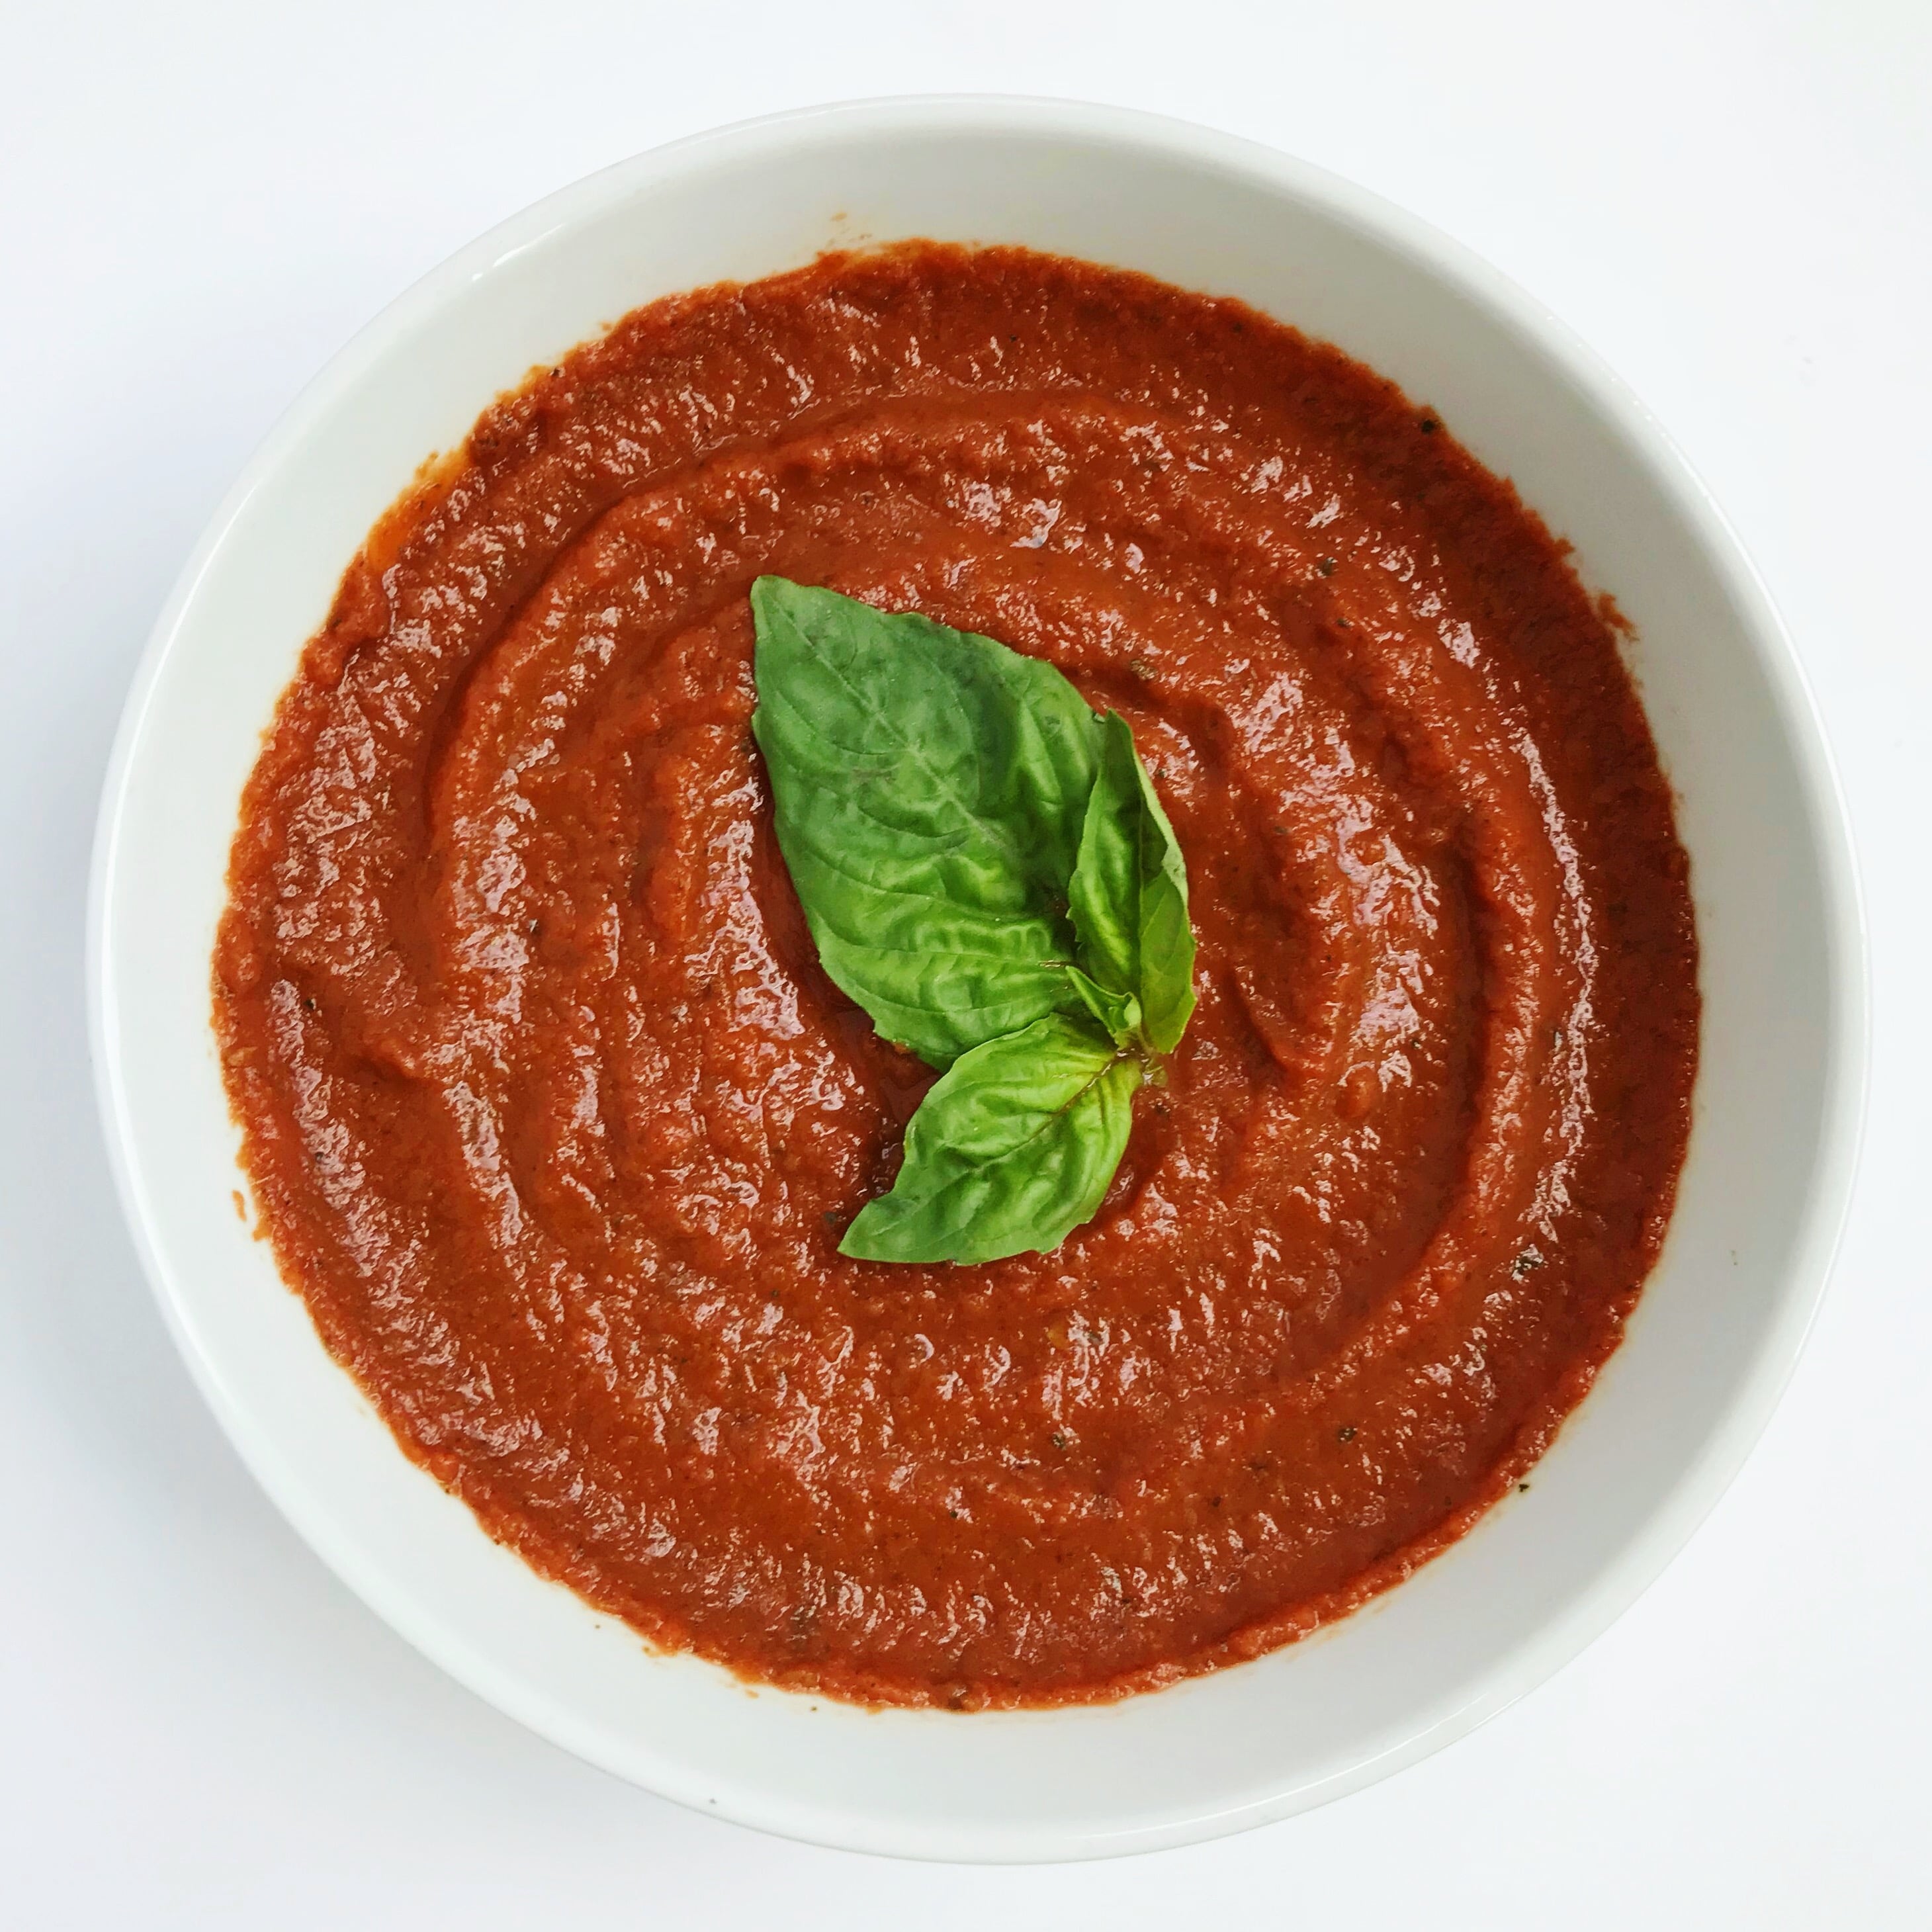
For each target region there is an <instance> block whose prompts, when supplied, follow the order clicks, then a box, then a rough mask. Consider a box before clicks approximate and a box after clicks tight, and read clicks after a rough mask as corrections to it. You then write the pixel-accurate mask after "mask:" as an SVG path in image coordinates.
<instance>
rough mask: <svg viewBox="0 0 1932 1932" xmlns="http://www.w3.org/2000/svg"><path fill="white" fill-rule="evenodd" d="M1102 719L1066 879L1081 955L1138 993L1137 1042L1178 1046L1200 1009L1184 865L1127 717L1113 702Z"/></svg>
mask: <svg viewBox="0 0 1932 1932" xmlns="http://www.w3.org/2000/svg"><path fill="white" fill-rule="evenodd" d="M1100 728H1101V736H1100V774H1099V775H1098V776H1097V778H1095V780H1094V790H1093V793H1092V795H1091V797H1090V798H1089V799H1088V802H1087V816H1086V820H1085V823H1084V825H1083V826H1082V831H1081V836H1080V854H1079V859H1078V860H1077V861H1076V863H1075V865H1074V868H1073V880H1072V882H1071V883H1070V885H1069V886H1068V887H1067V899H1068V902H1069V904H1070V906H1071V907H1072V910H1073V929H1074V932H1076V935H1078V937H1079V960H1080V964H1081V965H1082V966H1083V967H1084V968H1085V969H1086V970H1087V971H1088V973H1089V974H1091V975H1092V977H1094V979H1095V980H1097V981H1098V982H1099V983H1100V986H1102V987H1103V988H1104V989H1106V990H1107V991H1108V992H1112V993H1115V994H1132V995H1135V996H1136V998H1138V999H1139V1002H1140V1007H1141V1022H1140V1037H1141V1042H1142V1043H1144V1044H1145V1046H1147V1047H1148V1049H1149V1050H1150V1051H1151V1052H1154V1053H1157V1054H1164V1053H1172V1052H1173V1051H1174V1049H1175V1044H1176V1043H1177V1042H1178V1040H1180V1038H1181V1034H1183V1032H1184V1031H1186V1029H1187V1022H1188V1019H1189V1018H1190V1016H1191V1015H1192V1014H1193V1011H1194V932H1193V928H1192V927H1191V926H1190V925H1189V924H1188V922H1187V865H1186V862H1184V860H1183V859H1182V857H1181V847H1180V844H1179V843H1178V841H1177V840H1176V839H1175V835H1174V827H1173V826H1172V825H1170V824H1169V823H1168V819H1167V814H1166V812H1165V811H1163V810H1162V809H1161V806H1160V799H1158V798H1157V797H1156V796H1154V786H1153V784H1152V783H1151V781H1149V779H1148V775H1147V769H1146V767H1145V766H1144V765H1142V763H1141V760H1140V754H1139V752H1138V751H1136V750H1135V748H1134V734H1133V730H1131V728H1130V727H1129V725H1128V724H1127V720H1126V719H1125V718H1123V717H1122V716H1121V715H1120V713H1119V712H1115V711H1110V712H1108V714H1107V715H1106V718H1104V719H1103V721H1102V722H1101V727H1100Z"/></svg>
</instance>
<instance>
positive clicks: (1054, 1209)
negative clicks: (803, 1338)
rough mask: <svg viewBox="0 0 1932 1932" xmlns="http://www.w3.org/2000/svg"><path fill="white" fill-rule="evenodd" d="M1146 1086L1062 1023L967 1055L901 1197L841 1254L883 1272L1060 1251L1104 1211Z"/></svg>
mask: <svg viewBox="0 0 1932 1932" xmlns="http://www.w3.org/2000/svg"><path fill="white" fill-rule="evenodd" d="M1141 1079H1142V1066H1141V1063H1140V1061H1139V1060H1138V1059H1136V1058H1133V1056H1132V1055H1124V1054H1122V1053H1121V1052H1118V1050H1117V1049H1116V1048H1115V1046H1114V1044H1113V1043H1112V1041H1111V1040H1108V1039H1106V1037H1104V1036H1103V1035H1102V1034H1100V1032H1098V1031H1097V1030H1096V1029H1095V1028H1094V1027H1093V1026H1091V1025H1089V1024H1088V1023H1087V1022H1084V1021H1081V1020H1075V1019H1068V1018H1067V1017H1066V1016H1064V1015H1060V1014H1055V1015H1053V1016H1051V1017H1049V1018H1048V1019H1040V1020H1036V1021H1035V1022H1034V1023H1033V1025H1031V1026H1029V1027H1028V1028H1025V1030H1024V1031H1021V1032H1019V1033H1016V1034H1010V1035H1008V1036H1007V1037H1006V1038H1004V1039H1002V1040H989V1041H988V1042H987V1043H986V1045H985V1046H976V1047H975V1048H974V1049H973V1050H972V1051H971V1052H970V1053H966V1054H962V1055H961V1056H960V1058H959V1059H958V1060H957V1061H955V1062H954V1063H953V1067H952V1070H951V1071H950V1072H949V1073H947V1074H945V1075H944V1076H942V1077H941V1079H940V1080H939V1081H938V1083H937V1084H936V1085H935V1086H934V1088H932V1091H931V1092H930V1093H929V1094H927V1095H926V1098H925V1100H923V1101H922V1103H920V1106H919V1111H918V1112H916V1114H914V1115H913V1117H912V1123H911V1124H910V1127H907V1130H906V1139H905V1163H904V1166H902V1167H901V1169H899V1175H898V1180H897V1181H895V1183H894V1184H893V1186H892V1192H891V1193H889V1194H884V1195H881V1196H880V1197H879V1198H878V1199H877V1200H876V1201H869V1202H867V1203H866V1204H865V1206H864V1207H863V1208H861V1209H860V1210H859V1214H858V1216H857V1217H856V1219H855V1220H853V1223H852V1225H851V1226H850V1227H849V1228H847V1229H846V1231H845V1238H844V1240H843V1241H841V1242H840V1243H839V1244H838V1248H839V1252H840V1253H841V1254H847V1255H852V1256H856V1257H858V1258H859V1259H862V1260H865V1261H878V1262H992V1261H1001V1260H1004V1259H1005V1258H1006V1257H1007V1256H1009V1255H1019V1254H1027V1253H1033V1252H1035V1251H1037V1252H1039V1253H1043V1254H1044V1253H1050V1252H1051V1251H1052V1250H1053V1249H1055V1248H1057V1247H1059V1245H1060V1244H1061V1242H1062V1241H1064V1240H1065V1239H1066V1238H1067V1235H1069V1234H1070V1233H1071V1232H1072V1231H1073V1229H1076V1228H1077V1227H1078V1226H1079V1225H1080V1224H1081V1223H1082V1222H1083V1221H1086V1220H1091V1218H1092V1217H1093V1214H1094V1210H1095V1209H1096V1208H1098V1207H1099V1206H1100V1199H1101V1197H1102V1196H1103V1195H1104V1194H1105V1193H1106V1191H1107V1186H1108V1184H1109V1182H1110V1181H1112V1179H1113V1178H1114V1171H1115V1169H1116V1168H1118V1166H1120V1164H1121V1155H1122V1154H1124V1152H1125V1151H1127V1136H1128V1133H1129V1132H1130V1130H1131V1129H1132V1127H1133V1097H1134V1090H1135V1088H1137V1087H1138V1086H1139V1085H1140V1083H1141Z"/></svg>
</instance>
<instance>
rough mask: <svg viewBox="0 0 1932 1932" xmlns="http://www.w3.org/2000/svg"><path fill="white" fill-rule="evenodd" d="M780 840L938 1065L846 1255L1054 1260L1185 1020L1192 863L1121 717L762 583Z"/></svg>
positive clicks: (804, 590)
mask: <svg viewBox="0 0 1932 1932" xmlns="http://www.w3.org/2000/svg"><path fill="white" fill-rule="evenodd" d="M751 610H752V616H753V620H754V626H755V630H756V643H755V649H754V659H753V669H754V677H755V681H756V683H757V709H756V711H755V712H754V714H753V717H752V721H751V728H752V731H753V733H754V736H755V737H756V739H757V743H758V746H759V748H760V751H762V752H763V754H764V759H765V763H766V771H767V772H768V774H769V779H770V784H771V793H772V815H773V823H774V826H775V830H776V832H777V835H778V847H779V850H781V852H782V853H783V854H784V860H785V864H786V866H787V869H788V870H789V871H790V874H791V877H792V883H793V885H794V886H795V887H796V889H797V892H798V897H799V904H800V905H801V906H802V907H803V909H804V912H805V922H806V924H807V926H808V927H809V928H810V929H811V936H812V939H813V941H814V944H816V945H817V948H818V953H819V958H820V962H821V963H822V964H823V966H824V968H825V970H826V973H827V974H829V976H830V977H831V978H832V981H833V982H834V983H835V985H837V986H838V987H839V989H841V991H842V992H844V993H845V994H846V995H847V996H848V997H849V998H851V999H852V1000H853V1001H856V1003H857V1004H858V1005H859V1007H862V1009H863V1010H865V1013H867V1014H868V1016H870V1018H871V1021H872V1023H873V1025H874V1026H875V1027H876V1028H877V1030H878V1031H879V1033H880V1034H881V1036H882V1037H884V1038H886V1039H887V1040H892V1041H894V1042H895V1043H898V1044H899V1045H901V1046H906V1047H908V1048H910V1049H911V1050H912V1052H914V1053H916V1054H917V1055H919V1056H920V1058H922V1059H924V1060H925V1061H926V1062H927V1063H928V1064H929V1065H931V1066H932V1067H935V1068H937V1069H938V1070H939V1071H940V1073H941V1079H939V1081H938V1083H937V1084H936V1085H935V1086H934V1087H933V1088H932V1090H931V1091H930V1092H929V1093H928V1094H927V1095H926V1098H925V1100H923V1101H922V1103H921V1104H920V1106H919V1110H918V1111H917V1112H916V1113H915V1114H914V1115H913V1119H912V1121H911V1124H910V1126H909V1127H907V1131H906V1137H905V1151H904V1160H903V1162H902V1163H901V1167H900V1170H899V1174H898V1179H897V1181H895V1183H894V1184H893V1186H892V1189H891V1190H890V1191H889V1193H886V1194H884V1195H882V1196H880V1197H879V1198H878V1199H876V1200H874V1201H872V1202H868V1204H867V1205H865V1207H864V1208H862V1210H861V1211H859V1214H858V1216H857V1217H856V1219H855V1220H853V1223H851V1225H850V1227H849V1228H848V1229H847V1230H846V1232H845V1235H844V1239H843V1241H841V1243H840V1244H839V1246H840V1252H841V1253H844V1254H847V1255H850V1256H856V1257H858V1258H860V1259H867V1260H873V1261H889V1262H989V1261H997V1260H1000V1259H1004V1258H1005V1257H1007V1256H1011V1255H1016V1254H1022V1253H1028V1252H1031V1251H1039V1252H1042V1253H1046V1252H1050V1251H1051V1250H1052V1249H1054V1248H1055V1247H1058V1245H1059V1244H1060V1243H1061V1241H1063V1240H1064V1239H1065V1238H1066V1237H1067V1235H1068V1234H1069V1233H1070V1232H1072V1230H1073V1229H1075V1228H1076V1227H1078V1226H1080V1225H1081V1224H1082V1223H1084V1222H1085V1221H1087V1220H1090V1219H1091V1217H1092V1216H1093V1214H1094V1212H1095V1211H1096V1210H1097V1208H1098V1207H1099V1205H1100V1201H1101V1199H1102V1198H1103V1196H1105V1194H1106V1191H1107V1188H1108V1186H1109V1184H1110V1183H1111V1181H1112V1179H1113V1176H1114V1174H1115V1170H1116V1169H1117V1168H1118V1166H1119V1164H1120V1161H1121V1156H1122V1154H1124V1151H1126V1148H1127V1136H1128V1134H1129V1132H1130V1129H1131V1127H1132V1124H1133V1095H1134V1093H1135V1091H1136V1088H1139V1086H1140V1085H1142V1082H1143V1081H1144V1080H1145V1079H1159V1078H1160V1077H1161V1076H1160V1070H1159V1068H1158V1064H1157V1063H1158V1061H1159V1059H1160V1057H1161V1056H1163V1055H1166V1054H1169V1053H1171V1052H1172V1051H1173V1050H1174V1048H1175V1045H1176V1044H1177V1043H1178V1041H1179V1040H1180V1039H1181V1034H1182V1032H1183V1031H1184V1028H1186V1026H1187V1021H1188V1018H1189V1016H1190V1014H1191V1013H1192V1012H1193V1007H1194V989H1193V967H1194V935H1193V929H1192V928H1191V926H1190V924H1189V922H1188V916H1187V868H1186V865H1185V863H1184V861H1183V859H1182V856H1181V847H1180V845H1179V844H1178V841H1176V839H1175V835H1174V830H1173V827H1172V825H1171V824H1170V823H1169V821H1168V818H1167V815H1166V812H1165V811H1163V809H1162V808H1161V805H1160V800H1159V799H1158V798H1157V796H1156V795H1155V793H1154V787H1153V785H1152V783H1151V781H1150V780H1149V778H1148V774H1147V771H1146V769H1145V766H1143V765H1142V763H1141V760H1140V757H1139V753H1138V751H1136V748H1135V745H1134V739H1133V731H1132V730H1131V729H1130V727H1129V726H1128V724H1127V721H1126V720H1125V719H1124V718H1121V716H1120V715H1118V713H1117V712H1109V713H1108V714H1107V715H1106V717H1105V718H1101V717H1099V716H1097V715H1095V713H1094V712H1093V711H1092V710H1091V709H1090V708H1089V707H1088V705H1087V703H1086V702H1085V700H1083V699H1082V697H1081V696H1080V694H1079V692H1078V691H1076V690H1075V689H1074V688H1073V685H1071V684H1070V682H1068V681H1067V679H1066V678H1065V677H1064V676H1062V675H1061V673H1060V672H1059V671H1058V670H1055V669H1054V667H1052V665H1050V664H1046V663H1045V662H1043V661H1041V660H1040V659H1039V658H1030V657H1027V656H1025V655H1023V654H1022V653H1021V652H1018V651H1016V650H1013V649H1010V648H1009V647H1008V646H1007V645H1004V644H1002V643H999V642H998V641H997V640H995V639H994V638H992V637H982V636H980V635H979V634H977V633H975V632H973V631H956V630H953V629H952V628H950V627H948V626H947V625H944V624H940V623H937V622H934V621H933V620H932V619H930V618H928V617H924V616H919V615H918V614H916V613H913V612H910V611H896V612H895V611H886V610H877V609H875V608H874V607H873V606H871V604H866V603H864V602H862V601H859V599H857V598H850V597H846V596H843V595H840V594H839V593H838V592H835V591H832V590H829V589H820V588H814V587H811V586H806V585H802V584H798V583H792V582H790V580H787V579H786V578H784V577H773V576H767V577H760V578H759V579H758V580H757V582H756V583H754V584H753V586H752V587H751Z"/></svg>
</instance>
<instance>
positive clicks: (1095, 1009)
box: [1067, 966, 1141, 1046]
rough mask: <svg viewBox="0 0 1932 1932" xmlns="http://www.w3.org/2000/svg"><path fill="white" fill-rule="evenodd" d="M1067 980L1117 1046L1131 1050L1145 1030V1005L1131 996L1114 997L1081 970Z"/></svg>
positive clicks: (1072, 969) (1071, 969)
mask: <svg viewBox="0 0 1932 1932" xmlns="http://www.w3.org/2000/svg"><path fill="white" fill-rule="evenodd" d="M1067 980H1068V981H1069V982H1070V984H1071V985H1072V986H1073V991H1074V994H1075V996H1076V998H1078V999H1079V1002H1080V1004H1082V1006H1083V1007H1085V1008H1086V1009H1087V1010H1088V1012H1089V1013H1091V1014H1092V1015H1093V1016H1094V1018H1095V1019H1097V1020H1098V1021H1099V1022H1100V1025H1101V1026H1102V1027H1103V1028H1104V1029H1105V1030H1106V1033H1107V1034H1108V1037H1109V1038H1110V1039H1111V1040H1112V1041H1113V1043H1114V1044H1115V1046H1132V1045H1133V1044H1134V1043H1135V1042H1136V1040H1137V1038H1138V1037H1139V1033H1140V1029H1141V1003H1140V1001H1138V1000H1137V999H1136V998H1134V996H1133V994H1131V993H1110V992H1108V990H1107V989H1106V987H1105V986H1102V985H1101V984H1100V982H1099V981H1098V980H1094V979H1091V978H1089V977H1088V975H1087V974H1085V973H1083V972H1082V971H1081V970H1080V968H1079V967H1077V966H1070V967H1069V968H1067Z"/></svg>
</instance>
